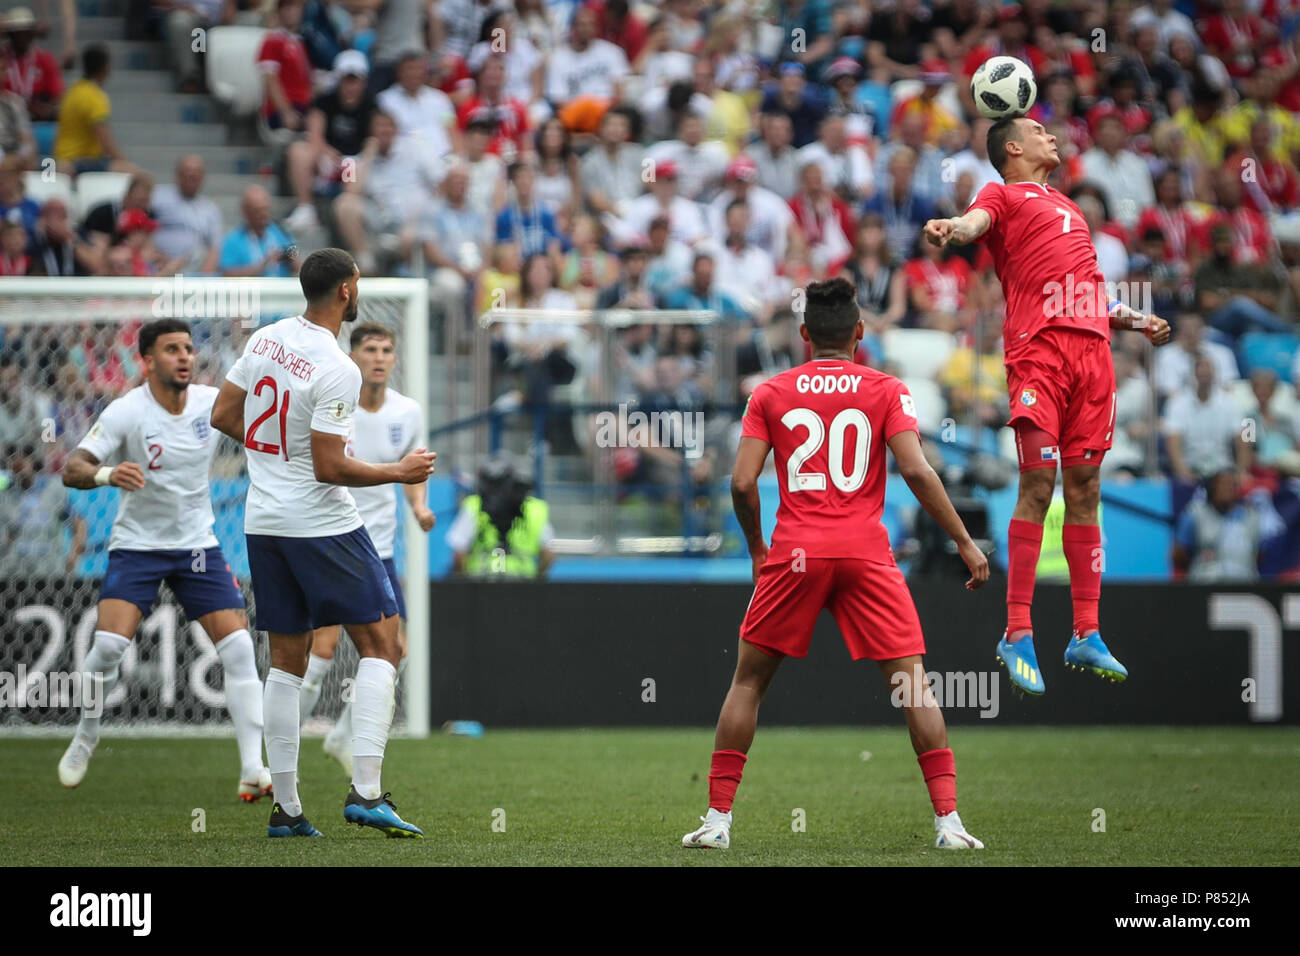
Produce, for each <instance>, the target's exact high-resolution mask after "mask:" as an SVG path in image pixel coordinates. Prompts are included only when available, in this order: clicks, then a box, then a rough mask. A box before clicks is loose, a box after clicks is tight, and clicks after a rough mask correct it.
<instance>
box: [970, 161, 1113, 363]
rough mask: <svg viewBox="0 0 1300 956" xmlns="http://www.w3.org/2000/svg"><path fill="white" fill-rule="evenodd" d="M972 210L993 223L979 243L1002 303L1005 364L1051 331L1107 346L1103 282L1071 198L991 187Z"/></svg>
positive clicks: (1040, 188) (1049, 191)
mask: <svg viewBox="0 0 1300 956" xmlns="http://www.w3.org/2000/svg"><path fill="white" fill-rule="evenodd" d="M970 208H971V209H983V210H984V211H985V212H986V213H988V214H989V218H990V219H991V220H992V222H991V224H990V225H989V229H988V231H987V232H985V233H984V235H983V236H981V237H980V240H979V241H981V242H983V243H985V244H986V245H987V247H988V250H989V252H990V253H992V255H993V268H994V269H995V270H996V271H997V274H998V279H1000V280H1001V282H1002V293H1003V295H1004V296H1005V297H1006V300H1007V317H1006V321H1005V323H1004V325H1003V328H1002V345H1003V349H1004V350H1005V352H1006V356H1007V358H1008V359H1011V358H1014V357H1015V354H1016V352H1017V351H1018V350H1019V349H1020V348H1022V347H1023V346H1024V345H1026V344H1027V343H1028V342H1029V340H1030V339H1032V338H1033V337H1034V336H1035V335H1037V334H1038V333H1039V332H1041V331H1042V330H1043V329H1045V328H1048V327H1050V326H1057V327H1064V328H1069V329H1076V330H1078V331H1081V332H1087V333H1090V334H1094V335H1099V336H1101V337H1102V338H1104V339H1107V340H1109V339H1110V318H1109V309H1108V305H1109V301H1108V298H1107V295H1106V279H1105V276H1104V275H1102V271H1101V267H1100V266H1099V265H1098V264H1097V247H1096V246H1094V245H1093V242H1092V235H1091V233H1090V232H1089V231H1088V224H1087V222H1085V221H1084V218H1083V213H1082V212H1080V211H1079V207H1078V206H1076V205H1075V204H1074V201H1073V200H1072V199H1070V198H1069V197H1068V196H1066V195H1065V194H1064V193H1063V192H1061V191H1060V190H1057V189H1053V188H1052V187H1051V186H1046V185H1043V184H1041V183H1010V184H1007V183H989V184H988V185H986V186H985V187H984V188H983V189H981V190H980V192H979V195H978V196H977V197H975V201H974V202H973V203H971V206H970Z"/></svg>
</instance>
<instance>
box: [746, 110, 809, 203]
mask: <svg viewBox="0 0 1300 956" xmlns="http://www.w3.org/2000/svg"><path fill="white" fill-rule="evenodd" d="M759 130H760V132H761V133H762V137H763V138H762V139H761V140H760V141H759V142H757V143H755V144H754V145H752V146H750V147H749V148H748V149H747V150H746V155H748V156H749V158H750V159H752V160H753V161H754V165H756V166H757V167H758V182H759V185H761V186H762V187H763V188H764V189H770V190H771V191H772V192H774V193H776V195H778V196H780V197H781V198H782V199H786V200H788V199H791V198H793V196H794V194H795V191H796V190H797V189H798V188H799V160H798V158H797V157H798V150H796V149H795V147H794V145H793V136H794V126H793V124H792V123H791V122H790V117H789V116H787V115H785V114H784V113H764V114H763V115H762V116H761V117H760V119H759Z"/></svg>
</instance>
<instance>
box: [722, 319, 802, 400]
mask: <svg viewBox="0 0 1300 956" xmlns="http://www.w3.org/2000/svg"><path fill="white" fill-rule="evenodd" d="M799 325H800V322H799V317H798V316H797V315H795V313H794V312H793V311H792V310H790V309H778V310H777V311H776V312H774V313H773V314H772V318H771V319H770V320H769V321H768V322H767V323H766V324H764V325H760V326H758V327H757V328H755V329H754V330H753V332H752V333H751V334H750V336H749V338H748V339H747V340H746V341H744V342H742V343H741V345H740V348H739V350H738V351H737V353H736V384H737V393H738V394H737V396H736V397H737V399H738V400H740V401H745V400H746V399H748V398H749V396H750V394H751V393H752V392H753V391H754V389H756V388H757V387H758V386H759V385H761V384H762V383H763V382H766V381H767V380H768V379H769V378H771V377H772V376H773V375H777V374H779V373H780V372H784V371H786V369H791V368H794V367H795V366H796V365H800V364H802V363H803V361H804V343H803V339H801V338H800V336H799Z"/></svg>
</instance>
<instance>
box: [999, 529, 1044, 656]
mask: <svg viewBox="0 0 1300 956" xmlns="http://www.w3.org/2000/svg"><path fill="white" fill-rule="evenodd" d="M1042 547H1043V526H1042V525H1041V524H1035V523H1034V522H1032V521H1022V520H1021V519H1019V518H1012V519H1011V526H1010V528H1008V530H1007V634H1008V636H1014V635H1015V633H1016V632H1017V631H1032V630H1033V629H1034V625H1033V624H1032V623H1031V621H1030V617H1029V608H1030V605H1032V604H1033V603H1034V578H1035V577H1036V576H1037V574H1038V553H1039V551H1041V550H1042Z"/></svg>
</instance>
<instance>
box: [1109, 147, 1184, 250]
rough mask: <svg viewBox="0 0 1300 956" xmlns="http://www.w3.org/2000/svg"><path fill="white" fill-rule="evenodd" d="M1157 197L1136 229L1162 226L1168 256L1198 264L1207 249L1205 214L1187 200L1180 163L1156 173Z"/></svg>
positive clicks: (1139, 217) (1137, 231) (1144, 211)
mask: <svg viewBox="0 0 1300 956" xmlns="http://www.w3.org/2000/svg"><path fill="white" fill-rule="evenodd" d="M1155 198H1156V203H1155V205H1153V206H1150V207H1148V208H1146V209H1144V210H1142V212H1141V214H1140V215H1139V216H1138V219H1137V223H1136V225H1135V226H1134V229H1133V231H1134V232H1135V233H1136V234H1137V235H1138V236H1141V235H1142V234H1143V233H1145V232H1146V231H1147V230H1148V229H1152V228H1154V229H1157V230H1159V232H1160V235H1161V236H1162V237H1163V238H1164V242H1165V256H1166V258H1168V259H1170V260H1174V261H1177V262H1181V263H1183V264H1184V265H1186V266H1188V267H1189V268H1195V266H1196V265H1197V263H1199V262H1200V259H1201V257H1202V256H1203V255H1205V251H1206V249H1205V244H1206V243H1205V240H1206V236H1205V233H1204V223H1203V217H1202V216H1200V215H1199V214H1198V213H1197V211H1195V210H1194V209H1193V208H1192V206H1191V204H1190V203H1186V202H1184V201H1183V196H1182V175H1181V172H1180V171H1179V170H1178V169H1177V168H1176V167H1172V166H1170V167H1167V168H1166V169H1164V170H1163V171H1161V172H1160V173H1159V174H1158V175H1157V176H1156V178H1155ZM1103 271H1104V270H1103Z"/></svg>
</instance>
